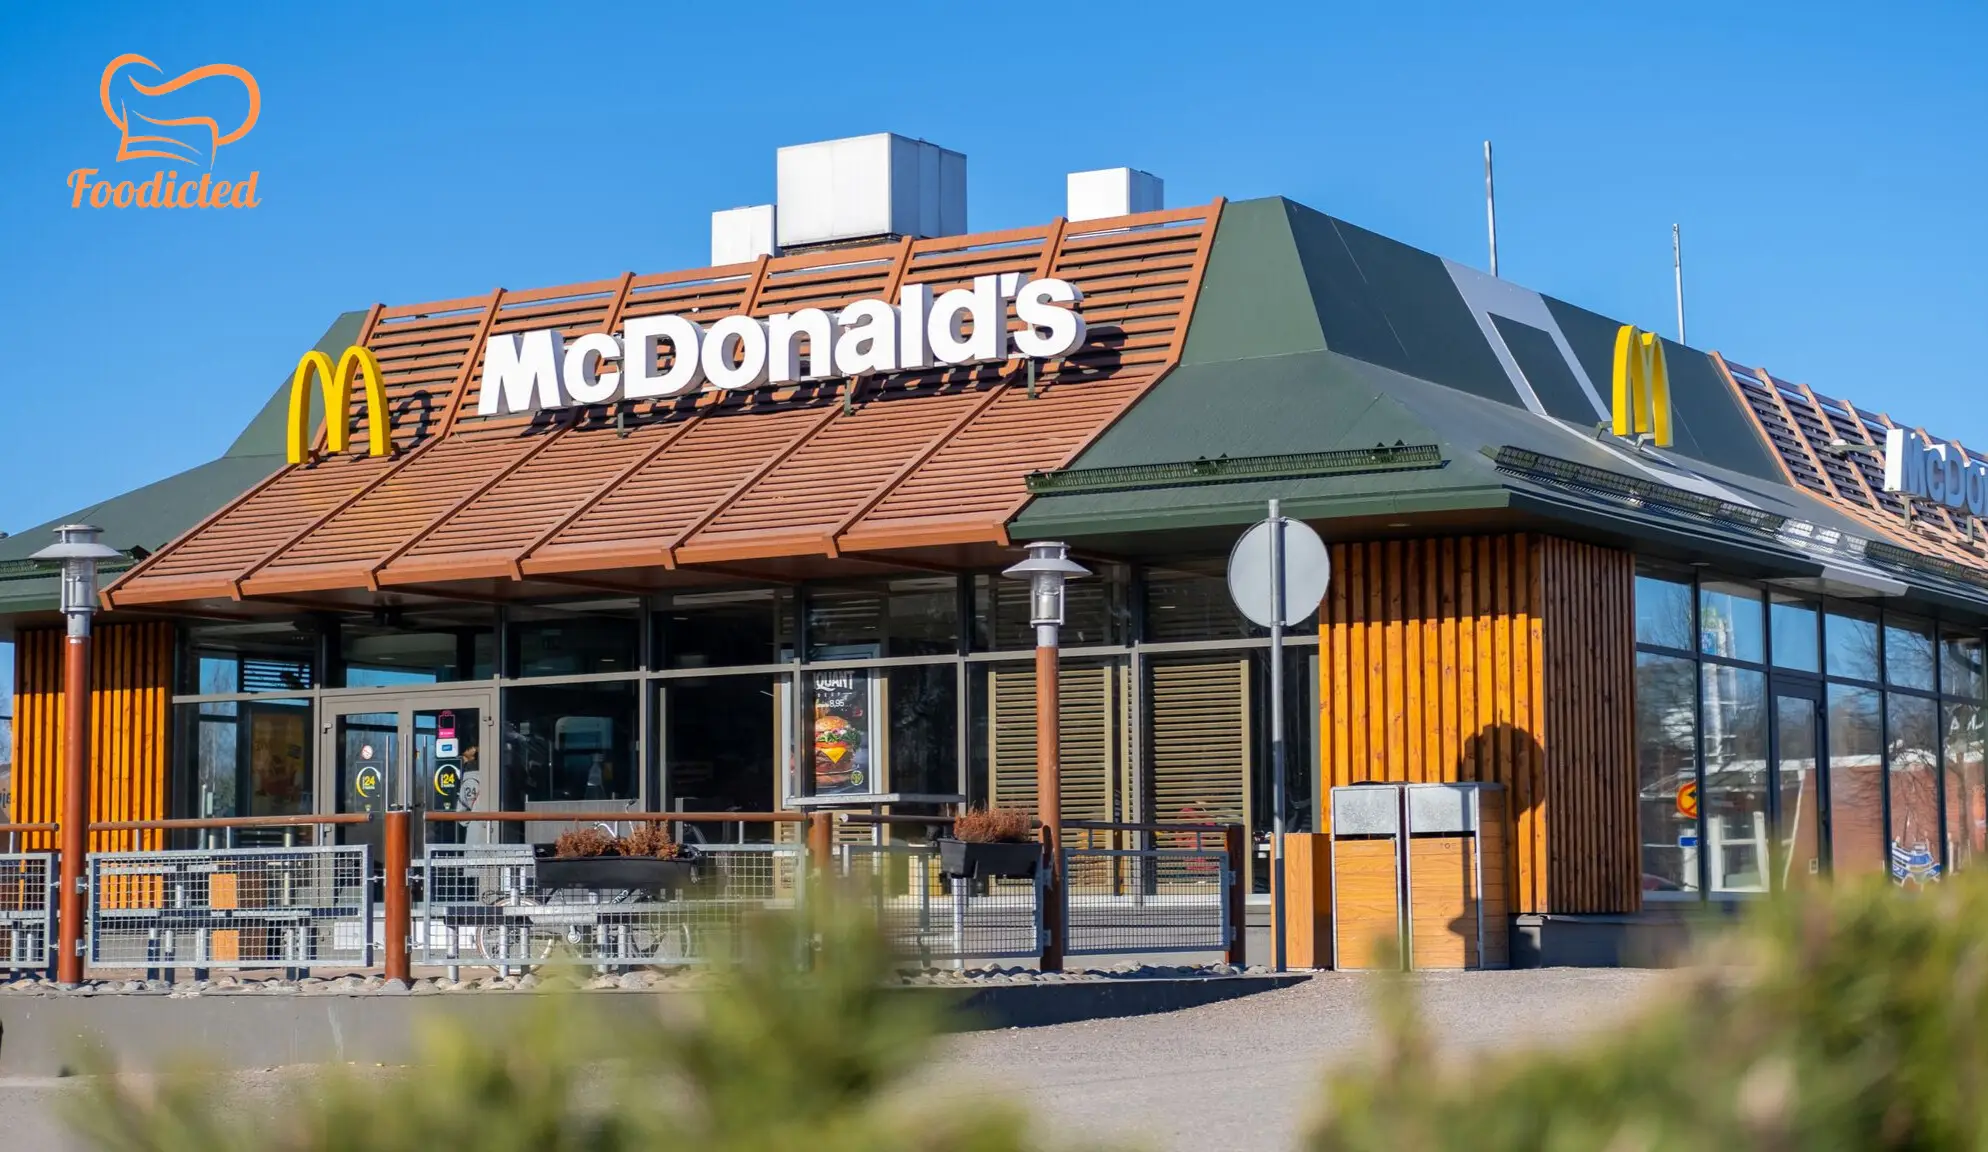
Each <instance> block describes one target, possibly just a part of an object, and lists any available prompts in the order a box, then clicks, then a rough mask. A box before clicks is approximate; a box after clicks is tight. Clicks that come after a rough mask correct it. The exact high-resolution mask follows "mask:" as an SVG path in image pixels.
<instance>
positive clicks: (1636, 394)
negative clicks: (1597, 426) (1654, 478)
mask: <svg viewBox="0 0 1988 1152" xmlns="http://www.w3.org/2000/svg"><path fill="white" fill-rule="evenodd" d="M1614 391H1615V397H1614V408H1613V413H1612V414H1613V418H1614V426H1613V428H1612V431H1613V432H1614V433H1615V434H1616V435H1617V436H1645V435H1647V436H1649V437H1650V441H1651V443H1653V444H1655V445H1656V446H1657V447H1659V448H1668V447H1670V443H1671V439H1670V372H1669V370H1668V369H1667V368H1666V367H1665V366H1664V342H1663V341H1662V340H1661V339H1659V338H1658V337H1657V334H1656V333H1655V332H1644V331H1641V330H1639V329H1638V328H1637V327H1636V326H1635V325H1633V324H1624V325H1623V326H1622V328H1621V330H1620V331H1618V332H1616V334H1615V390H1614Z"/></svg>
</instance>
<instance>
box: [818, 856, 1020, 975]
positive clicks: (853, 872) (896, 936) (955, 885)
mask: <svg viewBox="0 0 1988 1152" xmlns="http://www.w3.org/2000/svg"><path fill="white" fill-rule="evenodd" d="M839 851H840V853H841V856H842V874H843V876H845V877H847V878H848V879H849V882H850V886H851V887H852V888H853V889H854V891H855V895H856V896H857V897H858V898H861V899H864V900H867V901H868V902H869V905H870V907H871V909H872V911H873V912H874V914H875V915H876V918H877V923H878V924H879V925H880V926H881V927H882V928H883V930H884V933H885V934H886V935H887V936H888V937H889V938H890V941H891V944H892V945H893V946H894V947H896V948H897V949H898V951H899V952H900V953H902V954H903V955H904V956H906V957H907V958H910V957H916V958H918V959H920V960H927V961H929V960H935V959H964V958H968V957H979V958H988V959H992V958H996V957H1009V956H1036V955H1039V954H1040V953H1041V951H1042V879H1043V878H1042V877H1041V876H1040V875H1037V876H1035V877H1033V878H1028V879H1006V878H999V877H988V878H982V879H958V878H954V877H949V876H947V875H945V873H944V872H943V870H942V869H941V868H940V866H939V853H938V849H937V848H935V847H933V846H930V845H920V844H845V845H843V846H842V847H841V848H840V849H839Z"/></svg>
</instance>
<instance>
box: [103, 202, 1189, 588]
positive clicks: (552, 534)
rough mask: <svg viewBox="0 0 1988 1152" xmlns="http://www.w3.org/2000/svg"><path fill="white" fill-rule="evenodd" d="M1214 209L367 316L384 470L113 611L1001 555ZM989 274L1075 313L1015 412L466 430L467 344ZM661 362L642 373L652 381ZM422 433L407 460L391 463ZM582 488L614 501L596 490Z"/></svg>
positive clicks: (1182, 289) (928, 390) (978, 386)
mask: <svg viewBox="0 0 1988 1152" xmlns="http://www.w3.org/2000/svg"><path fill="white" fill-rule="evenodd" d="M1219 208H1220V202H1219V201H1218V202H1217V203H1216V205H1214V206H1212V207H1210V206H1200V207H1193V208H1186V209H1176V210H1172V211H1167V212H1159V213H1148V214H1144V215H1140V216H1133V217H1124V218H1120V219H1116V220H1108V221H1086V222H1083V223H1081V224H1077V225H1066V224H1064V222H1062V221H1057V222H1054V223H1052V224H1051V225H1048V226H1042V227H1033V228H1022V229H1014V230H1010V231H1007V232H1000V233H985V234H979V235H975V236H961V237H945V238H939V239H933V240H918V241H902V242H899V243H896V244H890V245H874V246H870V247H867V248H859V249H851V250H845V251H832V252H815V253H807V254H802V255H798V256H783V257H777V258H762V259H761V260H759V261H757V262H754V263H750V264H740V265H732V266H730V267H725V268H710V269H697V270H691V271H687V272H677V273H665V274H660V275H639V276H636V275H630V276H623V277H621V278H619V279H618V280H602V281H595V282H592V283H588V284H580V285H571V286H566V287H561V288H546V289H536V290H529V291H523V292H516V291H503V292H500V293H496V294H493V295H492V296H490V297H486V298H482V299H474V298H470V299H463V300H455V301H447V302H444V303H442V304H437V305H415V306H408V307H394V308H383V309H377V310H376V312H375V314H374V315H375V320H374V323H373V334H372V335H373V338H372V339H371V340H370V341H369V346H371V347H373V348H374V349H375V351H376V352H377V353H378V354H379V355H380V357H381V365H382V368H383V370H384V371H385V374H386V378H387V379H386V383H387V391H388V395H389V399H390V402H391V404H392V406H393V409H394V421H395V434H396V446H397V447H399V448H401V449H403V450H404V451H403V452H402V454H401V456H400V457H399V458H398V459H397V460H396V461H395V462H394V463H393V464H392V465H391V466H387V467H385V468H384V470H382V466H381V465H379V464H377V463H375V464H371V465H365V464H355V463H354V462H353V461H354V460H355V459H357V458H353V457H348V458H347V459H346V460H342V461H333V460H322V461H319V462H318V463H317V464H316V465H314V466H313V467H309V468H300V469H293V470H291V471H290V472H287V473H285V474H284V475H283V476H281V477H279V478H278V480H277V481H276V482H273V483H271V484H270V485H268V486H267V487H266V488H265V489H264V490H262V491H259V492H257V493H256V494H255V495H254V496H253V497H252V498H250V499H247V500H245V501H243V502H242V503H241V504H240V505H239V506H238V507H236V508H233V509H230V510H229V511H228V513H227V514H226V515H223V516H220V517H217V518H216V519H215V520H214V521H212V523H211V524H210V525H209V528H210V529H211V530H210V531H207V532H203V533H198V534H196V535H195V536H194V537H190V538H189V539H187V540H186V541H183V542H182V543H181V544H179V545H177V546H175V548H174V549H172V551H173V552H174V553H175V555H174V556H172V557H168V558H163V559H160V560H158V561H156V562H155V563H154V564H153V565H151V569H152V570H151V571H148V572H146V573H144V574H143V575H142V576H141V578H139V579H136V580H127V581H125V582H124V583H123V584H122V585H121V586H120V587H119V588H117V589H115V590H114V591H115V595H114V599H115V600H116V601H117V602H119V603H133V604H135V603H161V602H166V601H170V600H172V599H176V598H183V597H185V596H187V595H189V594H190V590H200V591H202V592H204V593H206V594H211V589H212V587H214V586H215V584H216V581H219V582H220V586H223V587H231V586H232V585H231V584H230V583H229V582H231V581H235V580H240V589H241V591H242V593H243V594H245V595H258V594H261V595H274V594H277V593H279V592H299V591H306V590H324V589H332V588H351V587H356V586H359V585H361V584H371V583H373V582H374V581H375V580H376V579H377V580H378V581H383V582H387V583H396V582H399V583H408V582H425V581H436V580H446V579H455V578H468V577H469V576H471V575H472V574H474V575H478V576H486V575H493V574H496V573H498V572H502V571H508V572H509V573H511V574H512V575H514V576H515V575H520V574H522V573H524V572H526V571H538V572H558V571H573V570H576V569H577V568H580V567H587V566H606V567H614V566H622V565H632V564H657V565H665V566H667V565H670V564H673V563H675V557H674V555H673V550H674V549H677V548H679V547H680V548H681V550H682V552H683V555H684V556H685V557H686V558H687V559H686V562H691V561H692V560H695V559H698V558H701V559H702V561H704V562H715V561H717V560H719V559H721V558H736V557H748V556H751V557H771V556H778V555H797V554H804V553H813V554H817V555H819V554H823V553H827V554H830V555H833V554H835V553H836V552H838V551H839V550H844V549H848V550H856V549H862V548H892V547H903V546H912V545H918V544H944V543H966V542H978V541H1001V540H1004V539H1005V524H1006V521H1007V519H1008V518H1009V517H1011V516H1012V515H1013V514H1014V513H1015V512H1016V511H1017V510H1019V509H1020V507H1021V506H1022V505H1023V504H1024V503H1025V502H1026V500H1027V491H1026V487H1025V484H1024V478H1025V476H1026V475H1027V473H1029V472H1030V471H1034V470H1039V469H1048V468H1055V467H1059V466H1061V465H1063V464H1065V463H1067V462H1068V461H1069V460H1071V459H1073V458H1074V457H1075V456H1076V454H1077V453H1079V452H1081V451H1082V450H1083V448H1084V447H1085V446H1086V445H1087V444H1089V443H1090V442H1091V441H1092V440H1093V439H1095V437H1096V436H1097V435H1098V434H1099V433H1100V432H1102V431H1103V430H1104V428H1105V427H1107V426H1109V424H1110V423H1111V422H1112V421H1113V420H1115V419H1116V418H1117V416H1118V415H1119V414H1121V413H1123V412H1124V411H1125V409H1126V408H1127V407H1128V406H1129V405H1130V404H1131V403H1132V402H1134V401H1135V400H1136V399H1137V398H1138V397H1139V396H1140V395H1143V394H1144V392H1145V391H1146V390H1147V389H1148V388H1149V387H1151V385H1152V384H1153V383H1154V382H1155V381H1156V380H1158V379H1159V378H1160V377H1161V376H1162V375H1164V373H1165V372H1166V371H1167V370H1168V369H1169V368H1170V367H1171V366H1172V364H1173V362H1174V361H1175V360H1176V359H1177V357H1178V352H1179V348H1180V344H1181V339H1182V332H1183V329H1184V326H1185V324H1186V323H1187V320H1188V317H1189V315H1190V314H1191V310H1192V304H1193V299H1194V294H1195V291H1196V290H1197V289H1198V285H1199V280H1200V275H1201V269H1202V268H1203V267H1204V266H1205V262H1206V256H1207V252H1208V248H1209V245H1210V244H1211V242H1212V239H1213V235H1214V229H1215V224H1216V220H1217V217H1218V214H1219ZM1007 271H1015V272H1025V273H1030V274H1034V275H1041V274H1044V273H1045V272H1046V273H1048V274H1052V275H1055V276H1059V277H1063V278H1066V279H1070V280H1072V281H1074V282H1075V283H1077V284H1078V285H1079V286H1080V287H1081V288H1082V289H1083V291H1084V293H1085V301H1084V305H1083V309H1084V314H1085V316H1086V318H1087V320H1088V322H1089V325H1090V331H1091V339H1090V340H1089V341H1088V342H1087V344H1086V346H1085V347H1084V348H1083V349H1081V350H1079V351H1078V352H1077V353H1075V354H1073V355H1072V356H1070V357H1069V358H1067V359H1065V360H1061V361H1050V362H1047V363H1044V364H1042V365H1040V366H1039V371H1038V374H1037V377H1038V378H1037V381H1036V385H1037V386H1036V388H1035V396H1034V397H1033V398H1031V397H1030V396H1029V395H1028V390H1026V389H1023V388H1021V387H1019V382H1020V379H1021V373H1020V372H1019V371H1017V370H1015V369H1016V363H1018V362H1011V363H1010V364H1009V365H1006V366H1004V365H999V364H995V365H981V366H974V367H967V368H947V369H932V370H927V371H924V372H911V373H899V374H893V375H891V376H889V377H886V378H882V379H880V380H876V381H865V382H861V383H860V384H859V385H857V386H856V389H855V394H854V395H853V396H852V397H850V398H849V399H850V400H852V401H853V402H854V408H853V411H851V412H849V413H846V414H843V415H840V416H824V415H822V414H821V410H820V406H821V405H823V404H832V405H838V406H839V405H841V404H842V403H844V402H845V401H844V400H843V399H842V398H841V397H839V396H838V395H837V394H836V392H835V390H836V388H837V387H838V385H835V384H829V385H826V386H815V385H808V386H804V387H799V388H793V389H788V390H785V391H772V392H762V393H761V394H759V395H756V396H753V397H750V398H745V397H738V396H731V395H723V394H717V393H706V394H704V395H702V396H698V397H695V398H691V399H689V400H684V401H676V402H672V403H670V404H669V405H667V406H664V405H640V404H637V405H628V406H626V410H625V411H624V412H623V413H622V417H623V418H624V419H626V420H627V421H628V425H629V426H628V427H627V428H625V429H613V428H607V427H603V426H602V424H603V423H604V422H603V421H600V420H599V419H597V418H598V417H599V416H600V415H602V414H603V413H605V412H606V409H602V410H599V411H597V412H595V413H584V414H578V415H576V416H575V419H577V420H579V421H580V422H579V423H577V424H575V425H574V426H573V427H572V428H571V429H570V430H569V431H566V432H564V433H562V434H560V436H559V437H558V438H557V443H552V444H546V445H545V446H544V448H543V450H542V451H540V450H536V449H537V448H538V446H539V445H540V444H542V443H544V442H543V440H542V439H541V437H542V435H543V432H542V429H541V430H540V431H538V432H534V431H533V430H532V429H531V427H530V424H529V422H530V419H531V418H530V417H527V416H514V417H501V418H482V417H478V416H476V415H475V410H476V403H477V399H478V395H479V390H480V388H481V387H482V381H481V365H480V359H481V351H482V346H483V342H484V339H485V337H486V336H487V335H488V334H489V333H492V332H495V333H504V332H514V331H521V330H527V329H531V328H539V327H558V328H560V329H562V330H565V331H567V332H568V333H569V334H577V333H578V332H581V331H587V330H595V331H598V330H603V329H613V328H615V327H617V326H618V325H619V323H621V322H623V321H625V320H626V319H628V318H632V317H636V316H646V315H655V314H658V313H663V312H675V313H679V314H688V315H693V316H698V317H700V318H707V317H710V316H715V315H717V314H722V313H728V312H733V311H741V310H742V311H746V312H749V313H752V314H755V315H762V316H763V315H766V314H769V313H771V312H774V311H780V310H787V309H793V308H799V307H822V308H837V307H841V306H843V305H845V304H846V303H848V302H849V301H850V300H852V299H855V298H858V297H862V296H867V295H883V296H889V295H892V294H893V293H894V290H895V288H896V286H897V285H898V284H899V283H901V282H917V283H923V284H929V285H931V286H932V287H933V288H934V290H935V291H944V290H946V289H948V288H951V287H960V286H965V285H967V284H969V283H970V282H971V280H972V278H973V277H975V276H978V275H987V274H992V273H999V272H1007ZM1008 322H1009V323H1010V324H1011V325H1012V324H1016V323H1018V322H1017V321H1016V320H1015V319H1014V318H1013V317H1012V316H1011V317H1009V320H1008ZM671 354H672V353H671V352H670V351H669V350H667V349H664V350H662V351H660V352H659V358H660V362H659V364H658V368H659V369H666V368H667V367H668V358H669V356H670V355H671ZM1004 373H1005V374H1004ZM848 386H849V385H847V384H846V383H845V384H843V385H840V387H848ZM355 414H356V413H355ZM444 432H445V433H446V438H445V439H443V440H441V441H440V442H439V443H436V444H434V445H433V446H432V448H429V447H426V446H423V447H421V448H420V449H419V450H418V451H405V449H408V448H409V447H410V446H411V445H414V444H417V443H423V442H422V441H421V440H420V437H421V436H427V437H434V436H437V435H441V434H443V433H444ZM360 435H361V436H363V428H362V429H361V430H360ZM528 452H529V453H530V455H529V458H527V456H526V453H528ZM645 454H647V455H645ZM624 469H628V471H627V472H626V474H625V475H623V474H622V470H624ZM603 477H615V478H617V479H618V480H619V483H616V484H613V485H611V486H602V485H599V484H598V483H596V481H597V480H598V479H600V478H603ZM452 565H453V566H452ZM376 569H377V571H376ZM244 573H249V574H250V576H249V578H248V579H241V577H242V576H243V574H244Z"/></svg>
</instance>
